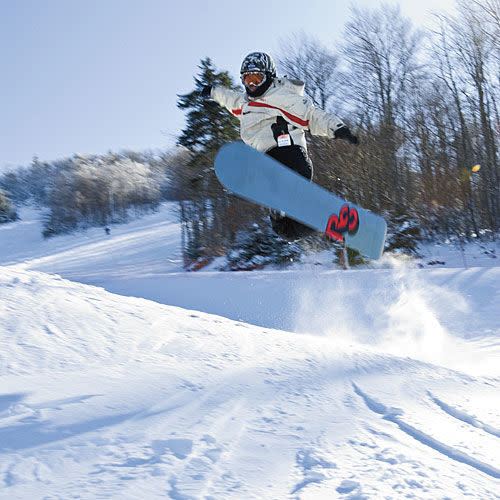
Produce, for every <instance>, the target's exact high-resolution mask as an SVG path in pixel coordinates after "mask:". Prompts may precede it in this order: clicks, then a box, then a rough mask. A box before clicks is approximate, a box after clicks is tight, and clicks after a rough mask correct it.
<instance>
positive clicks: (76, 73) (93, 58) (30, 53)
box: [0, 0, 453, 171]
mask: <svg viewBox="0 0 500 500" xmlns="http://www.w3.org/2000/svg"><path fill="white" fill-rule="evenodd" d="M381 3H382V2H378V1H376V0H357V1H355V2H353V4H354V5H356V6H359V7H375V6H379V5H381ZM396 3H399V4H400V5H401V9H402V12H403V14H405V15H407V16H409V17H411V18H412V19H413V20H414V22H415V24H422V23H424V22H425V21H426V19H428V15H429V14H428V12H429V11H430V10H432V9H442V10H447V11H450V9H451V8H452V6H453V0H419V1H418V3H417V2H415V0H401V1H399V2H396ZM306 4H307V5H306ZM351 4H352V3H351V2H349V1H342V0H309V1H308V2H305V1H304V0H300V1H299V0H286V1H284V2H274V1H271V0H252V1H248V2H233V1H230V0H227V1H225V0H209V1H200V0H187V1H184V2H182V1H179V0H175V1H170V0H44V1H40V0H0V46H1V49H0V50H1V52H0V74H1V78H0V117H1V120H0V171H1V170H5V169H7V168H10V167H14V166H17V165H27V164H29V163H30V161H31V159H32V158H33V156H35V155H36V156H38V157H40V158H41V159H42V160H55V159H57V158H61V157H65V156H70V155H71V154H73V153H75V152H81V153H104V152H106V151H109V150H113V151H119V150H120V149H136V150H146V149H167V148H169V147H171V146H173V145H174V144H175V138H176V136H177V135H178V134H179V132H180V130H181V129H182V128H183V126H184V114H183V113H182V112H181V111H180V110H178V109H177V107H176V101H177V94H183V93H186V92H189V91H190V90H192V88H193V76H194V75H195V74H196V73H197V66H198V64H199V62H200V59H202V58H204V57H206V56H209V57H211V58H212V60H213V61H214V63H215V64H216V66H217V67H218V68H219V69H224V70H229V71H230V73H231V74H232V75H233V76H234V77H237V76H238V71H239V66H240V63H241V60H242V58H243V57H244V56H245V55H246V54H248V53H249V52H252V51H254V50H263V51H266V52H269V53H271V54H278V53H283V52H284V51H285V47H283V46H282V45H283V43H282V41H283V40H286V39H287V38H288V37H290V36H291V35H293V34H295V33H299V32H300V31H303V32H305V33H306V34H308V35H313V36H315V37H316V38H318V39H319V40H320V41H322V42H323V43H324V44H325V45H326V46H328V47H330V48H333V49H334V48H335V44H336V43H338V41H340V40H341V38H342V32H343V26H344V24H345V23H346V22H347V21H348V19H349V17H350V5H351Z"/></svg>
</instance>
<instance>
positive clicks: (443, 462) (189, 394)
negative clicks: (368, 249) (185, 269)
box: [0, 207, 500, 500]
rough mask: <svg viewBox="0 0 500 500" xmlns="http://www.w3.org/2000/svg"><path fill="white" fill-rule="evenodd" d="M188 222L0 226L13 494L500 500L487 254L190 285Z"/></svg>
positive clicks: (5, 489)
mask: <svg viewBox="0 0 500 500" xmlns="http://www.w3.org/2000/svg"><path fill="white" fill-rule="evenodd" d="M174 220H175V218H174V217H173V216H172V215H171V210H170V207H166V208H165V209H164V210H163V211H161V212H159V213H158V214H154V215H151V216H149V217H146V218H144V219H142V220H141V221H136V222H134V223H131V224H129V225H126V226H122V227H119V226H116V227H113V228H112V233H111V235H110V236H109V237H107V236H106V235H105V234H104V233H103V231H102V230H92V231H89V232H87V233H85V234H77V235H74V236H64V237H60V238H54V239H52V240H48V241H43V240H41V239H40V238H39V236H38V235H37V234H36V232H35V231H34V228H35V227H39V223H37V222H35V221H34V222H32V223H29V222H24V223H23V222H21V223H16V224H9V225H7V226H8V227H7V228H5V229H4V228H0V266H2V267H0V383H1V388H2V389H1V390H0V498H2V499H3V498H5V499H26V498H30V499H38V498H40V499H42V498H43V499H67V498H85V499H87V498H117V499H144V498H152V499H154V498H172V499H191V498H202V499H226V498H228V499H252V498H255V499H281V498H293V499H295V498H300V499H330V498H334V499H335V498H341V499H343V498H346V499H351V500H354V499H364V498H367V499H372V498H375V499H378V498H418V499H420V498H425V499H437V498H442V499H444V498H453V499H458V498H480V499H494V498H500V465H499V464H500V446H499V444H500V405H499V402H500V397H499V395H500V363H499V360H500V321H499V319H500V308H499V307H498V306H499V305H500V291H499V286H498V285H499V284H500V268H499V267H494V266H492V265H491V264H493V263H495V261H494V260H493V259H492V260H491V264H490V266H489V267H481V268H479V267H478V268H469V269H463V268H458V267H457V268H444V269H434V268H427V269H415V268H409V267H408V266H405V265H403V264H398V263H396V262H395V261H392V264H391V261H390V260H387V261H386V263H385V264H384V268H380V269H366V270H358V271H355V270H353V271H348V272H345V271H337V270H333V269H325V268H324V267H322V266H311V268H308V267H307V266H304V267H302V268H297V269H295V270H289V271H283V272H280V271H262V272H253V273H217V272H206V273H182V272H181V271H180V267H181V265H180V253H179V232H178V226H177V225H176V223H175V222H174ZM37 224H38V226H37ZM6 235H8V237H5V236H6ZM14 240H16V241H17V245H14V244H13V242H14ZM389 264H391V265H389ZM54 273H57V274H54ZM66 278H68V279H66ZM91 284H99V285H100V287H95V286H92V285H91ZM105 288H106V289H105ZM112 292H119V293H120V294H121V295H118V294H116V293H112ZM177 305H182V306H184V307H185V308H180V307H176V306H177ZM186 307H187V308H189V309H186ZM210 313H212V314H210ZM213 313H216V314H213Z"/></svg>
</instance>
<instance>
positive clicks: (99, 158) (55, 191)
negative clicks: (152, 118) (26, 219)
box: [0, 151, 181, 237]
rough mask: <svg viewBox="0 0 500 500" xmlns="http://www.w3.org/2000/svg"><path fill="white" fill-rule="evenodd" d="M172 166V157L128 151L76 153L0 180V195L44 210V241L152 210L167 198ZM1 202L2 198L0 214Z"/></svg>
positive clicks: (0, 177)
mask: <svg viewBox="0 0 500 500" xmlns="http://www.w3.org/2000/svg"><path fill="white" fill-rule="evenodd" d="M176 161H178V157H177V155H176V154H160V155H154V154H147V153H136V152H132V151H130V152H122V153H109V154H105V155H78V154H77V155H74V156H73V157H70V158H65V159H62V160H58V161H54V162H42V161H40V160H39V159H37V158H35V159H34V160H33V162H32V164H31V165H30V166H28V167H25V168H20V169H17V170H13V171H10V172H8V173H6V174H4V175H3V176H0V190H1V191H0V193H1V192H3V193H5V194H4V198H5V199H6V197H5V195H6V196H7V197H8V199H9V200H10V202H11V205H12V204H13V205H17V206H19V205H22V204H25V203H34V204H36V205H38V206H40V207H43V208H45V209H46V215H45V218H44V228H43V234H44V236H46V237H49V236H52V235H55V234H60V233H65V232H69V231H73V230H75V229H83V228H87V227H90V226H105V225H107V224H111V223H116V222H125V221H127V220H128V219H129V218H130V217H135V216H138V215H141V214H144V213H146V212H150V211H152V210H155V209H156V208H157V207H158V205H159V203H160V202H161V201H162V200H164V199H167V198H168V197H169V194H170V193H171V189H170V183H169V175H170V170H171V168H172V163H175V162H176ZM179 161H181V160H179ZM1 201H2V196H0V210H1V207H2V203H1ZM7 203H8V202H7ZM10 210H11V211H12V210H13V209H12V206H10Z"/></svg>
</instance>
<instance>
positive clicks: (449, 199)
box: [176, 0, 500, 260]
mask: <svg viewBox="0 0 500 500" xmlns="http://www.w3.org/2000/svg"><path fill="white" fill-rule="evenodd" d="M456 8H457V12H456V15H453V16H451V15H447V16H436V18H435V26H434V27H433V28H432V29H430V28H429V29H426V30H421V29H416V28H415V27H414V26H413V25H412V24H411V22H410V21H409V20H407V19H405V18H404V17H403V16H402V15H401V12H400V10H399V8H398V7H392V6H388V5H384V6H382V7H381V8H379V9H376V10H359V9H353V11H352V18H351V20H350V21H349V22H348V23H347V25H346V26H345V32H344V36H343V39H342V41H341V42H339V43H338V44H337V45H336V46H335V47H333V48H331V49H330V48H328V47H325V46H324V45H322V44H321V43H319V42H318V41H316V40H315V39H314V38H311V37H309V36H307V35H301V36H297V37H294V38H291V39H289V40H285V41H283V42H282V43H281V46H282V47H283V52H282V54H278V55H276V54H274V56H275V59H276V60H277V65H278V70H279V73H280V74H284V75H288V76H290V77H295V78H299V79H301V80H303V81H304V82H305V83H306V93H307V95H308V97H309V98H311V99H312V100H313V101H314V103H315V104H316V105H318V106H320V107H322V108H324V109H326V110H328V111H331V112H333V113H334V114H336V115H338V116H340V117H342V118H343V119H344V120H345V121H346V122H347V123H348V124H349V125H350V127H351V128H352V129H353V130H354V131H355V132H356V133H357V134H358V135H359V136H360V138H361V145H360V146H359V147H357V148H354V147H352V146H350V145H348V144H344V143H341V142H340V141H331V140H326V139H323V138H317V137H309V138H308V140H309V150H310V154H311V156H312V159H313V163H314V167H315V182H317V183H318V184H320V185H321V186H323V187H325V188H327V189H328V190H330V191H332V192H335V193H337V194H339V195H341V196H343V197H345V198H347V199H348V200H350V201H353V202H355V203H359V204H360V205H362V206H365V207H367V208H369V209H371V210H373V211H375V212H377V213H381V214H384V215H385V216H386V217H387V219H388V222H389V225H390V237H389V241H388V247H389V248H397V247H398V246H402V247H405V248H408V249H410V250H411V249H413V250H414V249H415V246H416V243H417V242H418V239H419V238H421V237H428V238H473V237H478V238H479V237H495V233H497V232H498V230H499V226H500V168H499V158H498V147H499V133H500V118H499V111H498V108H499V98H500V85H499V76H500V3H499V2H498V0H469V1H462V0H459V1H458V2H457V5H456ZM276 56H277V57H276ZM235 64H236V63H235ZM199 70H200V71H199V73H198V75H197V76H196V78H195V88H194V89H193V91H192V92H191V93H190V94H186V95H183V96H180V97H179V107H180V108H181V109H184V110H186V111H187V126H186V128H185V129H184V131H183V132H182V134H181V136H180V138H179V143H180V144H181V145H184V146H185V147H187V148H188V149H189V150H190V151H191V155H192V156H191V160H190V161H189V162H188V164H187V165H186V167H185V168H183V171H182V173H180V175H178V176H176V179H177V183H178V190H179V191H180V192H182V193H183V199H182V200H181V202H180V204H181V215H182V222H183V227H184V238H185V250H186V255H187V256H188V257H189V258H197V259H202V260H206V259H207V258H210V256H213V255H217V254H219V253H224V252H226V251H227V250H228V249H231V248H234V245H238V241H240V240H239V239H238V234H239V233H248V232H249V231H248V229H249V228H250V227H255V225H257V226H258V227H259V228H261V230H260V231H258V232H257V234H258V236H259V238H262V234H265V233H266V227H268V225H267V217H266V215H267V214H266V212H265V211H263V210H261V209H259V208H258V207H256V206H254V205H250V204H246V203H244V202H241V201H239V200H236V199H234V198H232V197H231V196H229V195H228V194H227V193H224V191H223V190H222V189H221V187H220V186H219V185H218V183H217V182H216V181H215V180H214V177H213V171H212V170H210V166H211V165H212V162H213V156H214V152H215V150H217V149H218V148H219V147H220V145H221V144H222V143H223V142H227V141H231V140H234V137H235V136H236V135H237V132H238V123H237V122H236V120H235V119H234V118H232V117H231V116H230V115H229V114H228V113H227V112H225V111H224V110H222V109H221V108H219V107H218V106H217V104H215V103H213V102H211V101H208V102H207V101H205V100H203V99H202V98H201V97H200V95H199V92H200V90H201V89H202V88H203V86H204V85H213V84H216V83H218V84H224V85H227V86H228V87H235V86H236V85H235V83H234V81H232V79H231V78H230V77H229V75H228V73H227V72H225V71H222V72H217V70H216V69H215V67H214V66H213V64H212V62H211V60H210V59H205V60H202V62H201V65H200V67H199ZM476 165H479V167H477V166H476ZM474 166H476V167H475V168H473V167H474ZM478 169H479V170H478ZM274 240H275V241H277V242H278V241H279V239H277V238H276V237H274ZM280 244H281V242H280ZM306 244H307V245H311V242H310V241H308V242H306ZM314 244H324V242H321V241H320V240H318V239H317V238H316V242H315V243H314Z"/></svg>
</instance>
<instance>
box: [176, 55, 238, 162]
mask: <svg viewBox="0 0 500 500" xmlns="http://www.w3.org/2000/svg"><path fill="white" fill-rule="evenodd" d="M199 69H200V72H199V74H198V76H197V77H195V78H194V81H195V88H194V90H192V91H191V92H190V93H189V94H184V95H180V96H178V97H179V101H178V103H177V106H178V107H179V108H180V109H182V110H186V111H187V118H186V120H187V124H186V128H185V129H184V130H183V131H182V132H181V135H180V136H179V138H178V141H177V143H178V144H179V145H181V146H184V147H186V148H188V149H189V150H190V151H191V152H193V153H195V156H196V157H198V156H201V155H202V154H204V153H206V152H208V151H210V150H218V149H220V147H221V146H223V145H224V144H225V143H227V142H231V141H235V140H237V139H238V137H239V123H238V120H237V118H235V117H234V116H232V115H231V114H229V113H228V112H227V111H226V110H225V109H223V108H222V107H220V106H219V105H218V104H217V103H215V102H214V101H212V100H211V99H206V98H204V97H202V95H201V91H202V90H203V87H205V86H206V85H212V86H214V85H222V86H224V87H229V88H233V89H235V88H237V87H236V86H235V85H234V83H233V81H232V78H231V77H230V76H229V74H228V72H227V71H222V72H217V71H216V69H215V67H214V66H213V64H212V61H211V60H210V58H208V57H207V58H206V59H203V60H202V61H201V63H200V66H199ZM196 153H198V154H196Z"/></svg>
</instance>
